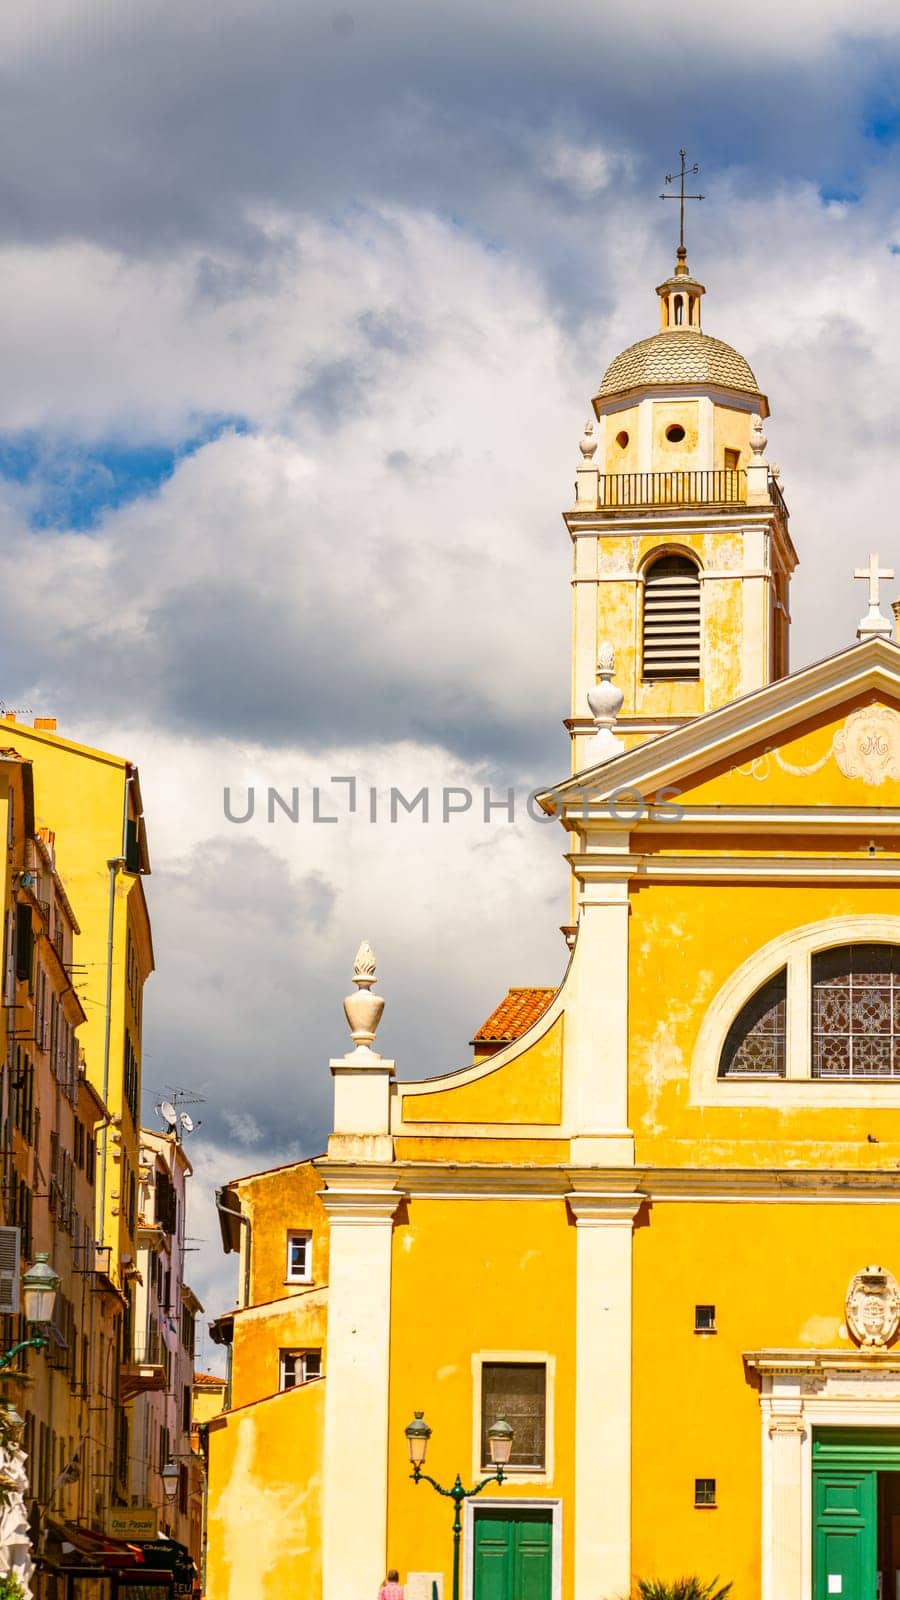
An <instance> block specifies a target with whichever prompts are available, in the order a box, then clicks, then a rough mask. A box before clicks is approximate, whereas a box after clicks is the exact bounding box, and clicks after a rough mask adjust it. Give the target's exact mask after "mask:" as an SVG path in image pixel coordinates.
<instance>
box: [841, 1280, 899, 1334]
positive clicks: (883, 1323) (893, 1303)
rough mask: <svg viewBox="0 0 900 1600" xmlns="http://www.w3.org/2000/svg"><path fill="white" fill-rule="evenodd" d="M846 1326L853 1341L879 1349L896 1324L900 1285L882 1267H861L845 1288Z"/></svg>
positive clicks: (897, 1321)
mask: <svg viewBox="0 0 900 1600" xmlns="http://www.w3.org/2000/svg"><path fill="white" fill-rule="evenodd" d="M846 1311H847V1327H848V1328H849V1329H850V1332H851V1333H852V1335H853V1337H854V1339H855V1340H856V1342H857V1344H860V1345H862V1346H863V1348H864V1349H868V1350H880V1349H883V1348H884V1346H885V1345H888V1344H890V1342H891V1340H892V1339H893V1337H894V1335H895V1334H896V1332H897V1328H898V1327H900V1285H898V1283H897V1279H896V1278H895V1277H894V1274H893V1273H892V1272H887V1271H886V1270H885V1268H884V1267H863V1269H862V1271H861V1272H857V1273H856V1275H855V1276H854V1277H853V1278H852V1279H851V1281H850V1287H849V1289H848V1290H847V1301H846Z"/></svg>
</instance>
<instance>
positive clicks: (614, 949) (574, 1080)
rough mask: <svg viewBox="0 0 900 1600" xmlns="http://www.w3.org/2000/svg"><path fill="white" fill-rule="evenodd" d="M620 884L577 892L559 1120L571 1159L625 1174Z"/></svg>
mask: <svg viewBox="0 0 900 1600" xmlns="http://www.w3.org/2000/svg"><path fill="white" fill-rule="evenodd" d="M628 918H629V906H628V883H627V880H626V879H622V880H621V881H619V882H615V881H613V882H607V881H605V880H604V881H602V882H599V883H585V884H583V885H582V891H581V896H580V916H579V922H578V937H577V941H576V944H575V954H574V957H573V962H572V969H571V972H570V974H569V979H568V992H569V996H570V999H569V1004H568V1007H567V1009H566V1032H565V1046H564V1049H565V1065H564V1083H565V1104H564V1111H563V1115H564V1119H565V1122H566V1127H567V1130H568V1133H569V1138H570V1141H571V1146H570V1148H571V1159H572V1161H573V1162H576V1163H578V1164H580V1165H598V1166H600V1165H602V1166H631V1165H632V1164H633V1162H634V1136H633V1134H632V1133H631V1130H630V1129H629V1127H628Z"/></svg>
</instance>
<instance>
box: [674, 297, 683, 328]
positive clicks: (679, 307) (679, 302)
mask: <svg viewBox="0 0 900 1600" xmlns="http://www.w3.org/2000/svg"><path fill="white" fill-rule="evenodd" d="M683 322H684V301H683V299H682V298H681V295H680V294H677V295H676V296H675V326H676V328H680V327H681V325H682V323H683Z"/></svg>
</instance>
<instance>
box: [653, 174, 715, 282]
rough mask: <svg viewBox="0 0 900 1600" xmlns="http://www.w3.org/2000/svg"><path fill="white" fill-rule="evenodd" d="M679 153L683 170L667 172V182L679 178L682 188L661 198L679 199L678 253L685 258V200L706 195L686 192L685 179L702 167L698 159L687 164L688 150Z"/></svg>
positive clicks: (662, 195) (698, 198)
mask: <svg viewBox="0 0 900 1600" xmlns="http://www.w3.org/2000/svg"><path fill="white" fill-rule="evenodd" d="M678 154H679V155H680V157H681V171H680V172H667V173H666V183H674V182H675V179H676V178H678V179H679V180H680V185H681V186H680V188H679V191H678V193H677V194H665V193H663V194H661V195H660V197H659V198H660V200H677V201H678V205H679V216H680V227H679V230H678V255H679V258H680V259H681V260H683V259H684V257H685V255H686V254H687V251H686V250H685V247H684V202H685V200H705V198H706V196H705V195H702V194H685V192H684V180H685V178H690V177H693V176H694V175H695V174H696V173H698V172H699V171H700V168H699V167H698V165H697V163H696V161H695V162H694V165H693V166H692V167H689V166H688V165H687V153H686V151H684V150H679V152H678Z"/></svg>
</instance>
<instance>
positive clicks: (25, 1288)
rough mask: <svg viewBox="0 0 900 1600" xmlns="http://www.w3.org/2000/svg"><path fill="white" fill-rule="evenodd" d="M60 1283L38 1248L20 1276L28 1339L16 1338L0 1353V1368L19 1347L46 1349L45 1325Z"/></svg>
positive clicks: (51, 1318)
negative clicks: (29, 1265)
mask: <svg viewBox="0 0 900 1600" xmlns="http://www.w3.org/2000/svg"><path fill="white" fill-rule="evenodd" d="M60 1282H61V1279H60V1276H59V1273H58V1272H54V1270H53V1268H52V1267H51V1265H50V1258H49V1256H48V1255H47V1252H46V1250H39V1251H38V1253H37V1255H36V1256H35V1258H34V1266H33V1267H32V1268H31V1269H30V1271H28V1272H26V1273H25V1275H24V1277H23V1278H22V1300H23V1302H24V1306H25V1321H26V1322H27V1323H28V1325H29V1327H31V1328H34V1330H35V1332H34V1333H33V1334H32V1336H31V1338H30V1339H22V1340H20V1341H19V1343H18V1344H14V1345H13V1347H12V1349H11V1350H8V1351H7V1352H6V1355H5V1356H0V1371H2V1369H3V1368H4V1367H8V1366H9V1364H10V1362H11V1361H13V1360H14V1359H15V1357H16V1356H17V1355H18V1354H19V1351H20V1350H46V1349H47V1348H48V1347H49V1344H50V1336H49V1334H48V1332H47V1328H48V1327H49V1325H50V1323H51V1322H52V1321H53V1308H54V1306H55V1305H56V1296H57V1293H58V1291H59V1285H60Z"/></svg>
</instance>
